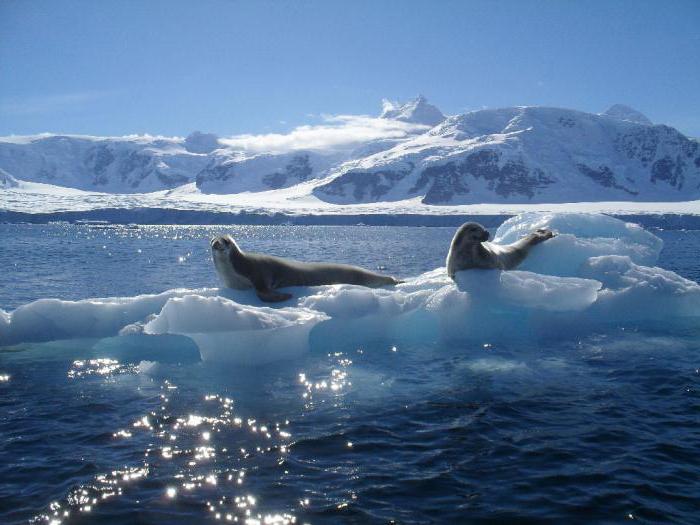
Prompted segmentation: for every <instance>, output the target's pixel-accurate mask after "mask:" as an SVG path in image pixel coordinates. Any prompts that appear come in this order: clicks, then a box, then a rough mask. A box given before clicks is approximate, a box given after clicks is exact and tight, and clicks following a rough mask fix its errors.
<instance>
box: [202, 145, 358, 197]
mask: <svg viewBox="0 0 700 525" xmlns="http://www.w3.org/2000/svg"><path fill="white" fill-rule="evenodd" d="M346 157H347V155H345V154H342V153H333V152H331V153H318V152H314V151H303V150H302V151H293V152H290V153H277V154H271V153H270V154H259V155H254V156H244V155H241V154H239V155H236V154H231V153H230V152H225V151H221V152H220V155H218V156H216V157H215V158H214V159H212V161H211V162H210V163H209V164H208V165H207V166H206V167H205V168H204V169H203V170H202V171H200V172H199V173H198V174H197V177H196V184H197V188H199V190H200V191H202V192H203V193H221V194H229V193H241V192H244V191H253V192H254V191H266V190H276V189H280V188H288V187H290V186H294V185H296V184H300V183H302V182H306V181H309V180H312V179H318V178H321V177H323V176H325V175H327V174H328V172H329V170H330V169H331V168H332V167H334V166H336V165H337V164H338V163H340V162H342V161H343V160H345V158H346Z"/></svg>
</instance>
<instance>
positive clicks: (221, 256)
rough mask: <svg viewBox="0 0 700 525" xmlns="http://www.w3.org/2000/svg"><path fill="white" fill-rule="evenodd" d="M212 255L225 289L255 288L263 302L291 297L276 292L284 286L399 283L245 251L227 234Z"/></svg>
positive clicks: (214, 246)
mask: <svg viewBox="0 0 700 525" xmlns="http://www.w3.org/2000/svg"><path fill="white" fill-rule="evenodd" d="M211 252H212V258H213V259H214V266H215V267H216V271H217V272H218V274H219V277H220V278H221V280H222V281H223V283H224V284H225V285H226V286H228V287H229V288H236V289H238V290H246V289H250V288H254V289H255V293H256V294H257V295H258V297H259V298H260V299H261V300H263V301H266V302H279V301H286V300H287V299H290V298H291V297H292V295H291V294H288V293H280V292H276V291H275V290H276V289H278V288H286V287H287V286H319V285H323V284H359V285H361V286H368V287H370V288H377V287H380V286H386V285H394V284H398V283H400V282H401V281H398V280H396V279H394V278H393V277H389V276H387V275H380V274H378V273H374V272H370V271H369V270H365V269H364V268H360V267H358V266H350V265H348V264H335V263H306V262H301V261H295V260H292V259H283V258H281V257H274V256H272V255H264V254H260V253H248V252H244V251H243V250H241V249H240V248H239V247H238V245H237V244H236V241H234V240H233V238H232V237H231V236H230V235H224V236H221V237H214V238H213V239H212V240H211Z"/></svg>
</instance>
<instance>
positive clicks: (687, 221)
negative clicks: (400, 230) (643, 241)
mask: <svg viewBox="0 0 700 525" xmlns="http://www.w3.org/2000/svg"><path fill="white" fill-rule="evenodd" d="M699 212H700V210H699ZM601 213H602V212H601ZM514 215H516V214H515V213H512V214H505V213H504V214H449V215H448V214H444V215H431V214H421V213H401V214H390V213H385V214H383V213H357V214H298V215H297V214H287V213H281V212H270V213H257V212H239V213H233V212H213V211H204V210H183V209H172V208H98V209H92V210H79V211H56V212H39V213H28V212H20V211H8V210H0V223H6V224H8V223H9V224H20V223H30V224H48V223H50V222H60V221H65V222H69V223H72V224H80V223H84V224H90V223H93V224H92V225H99V224H103V225H104V224H116V225H125V224H144V225H151V224H153V225H155V224H177V225H197V226H202V225H209V224H211V225H216V224H246V225H294V226H314V225H317V226H322V225H325V226H426V227H449V226H457V225H459V224H462V223H463V222H466V221H469V220H474V221H478V222H480V223H481V224H483V225H484V226H486V227H495V226H498V225H500V224H501V223H502V222H503V221H505V220H506V219H508V218H510V217H513V216H514ZM606 215H610V216H612V217H616V218H618V219H622V220H625V221H627V222H634V223H637V224H640V225H642V226H644V227H651V228H665V229H672V230H680V229H700V215H696V214H687V213H624V214H619V213H606Z"/></svg>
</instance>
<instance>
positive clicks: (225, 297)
mask: <svg viewBox="0 0 700 525" xmlns="http://www.w3.org/2000/svg"><path fill="white" fill-rule="evenodd" d="M535 228H549V229H552V230H555V231H556V232H557V233H558V235H557V237H555V238H554V239H551V240H549V241H547V242H545V243H543V244H541V245H538V246H537V247H535V248H534V249H533V250H532V252H531V254H530V256H529V257H528V259H526V260H525V262H524V263H523V264H522V265H521V267H520V268H519V269H518V270H513V271H506V272H503V271H498V270H468V271H464V272H459V273H458V274H457V275H456V279H455V281H452V280H451V279H449V278H448V276H447V274H446V272H445V269H444V268H438V269H436V270H433V271H431V272H427V273H424V274H422V275H419V276H416V277H414V278H411V279H408V280H407V281H406V282H405V283H403V284H400V285H398V286H396V287H394V288H383V289H369V288H363V287H359V286H352V285H333V286H319V287H310V288H292V289H289V292H290V293H292V294H293V299H291V300H290V301H287V302H285V303H282V304H280V305H276V306H275V307H270V306H269V305H267V304H265V305H263V303H261V302H260V301H259V299H258V298H257V297H256V296H255V294H254V293H253V292H252V291H250V292H248V291H235V290H224V289H215V288H208V289H193V290H186V289H177V290H169V291H167V292H163V293H161V294H157V295H141V296H136V297H122V298H103V299H85V300H81V301H62V300H58V299H41V300H38V301H35V302H32V303H29V304H26V305H23V306H21V307H19V308H17V309H16V310H14V311H12V312H5V311H2V310H0V345H11V344H17V343H21V342H27V341H49V340H54V339H72V338H114V337H115V336H117V339H119V338H120V337H121V338H126V337H128V338H129V344H130V345H133V344H134V337H135V338H137V340H141V341H143V344H144V346H151V347H152V346H153V345H152V343H151V342H150V341H153V338H159V337H164V336H168V337H170V338H172V337H173V336H178V337H185V338H188V339H189V340H191V341H193V342H194V343H195V344H196V345H197V347H198V348H199V351H200V356H201V358H202V359H203V360H205V361H213V362H228V363H235V364H251V365H254V364H260V363H265V362H272V361H278V360H282V359H288V358H293V357H295V356H298V355H300V354H302V353H304V352H306V351H307V350H308V349H309V346H312V347H313V346H318V345H328V346H329V348H330V347H332V346H334V345H339V344H358V345H362V344H363V342H367V341H370V340H381V339H383V338H386V339H387V340H388V341H389V342H391V343H394V342H399V341H431V340H435V339H444V340H450V341H451V340H454V341H473V342H478V343H486V342H495V341H499V340H504V339H508V340H515V341H518V340H532V339H533V338H534V339H535V340H536V339H538V338H566V337H576V336H577V335H579V334H581V333H582V331H583V332H591V331H605V330H608V329H611V328H614V327H619V326H633V325H635V324H640V323H645V322H649V321H664V322H671V321H673V322H681V323H682V322H690V323H697V320H698V317H700V286H699V285H698V284H697V283H695V282H693V281H690V280H687V279H685V278H683V277H681V276H679V275H677V274H675V273H674V272H671V271H668V270H664V269H662V268H658V267H655V266H654V265H655V264H656V262H657V259H658V256H659V253H660V252H661V248H662V241H661V240H660V239H659V238H658V237H656V236H655V235H653V234H652V233H650V232H648V231H646V230H644V229H643V228H641V227H640V226H638V225H635V224H630V223H625V222H623V221H620V220H618V219H614V218H612V217H608V216H604V215H595V214H560V213H550V214H541V213H540V214H534V213H529V214H522V215H519V216H517V217H513V218H511V219H509V220H508V221H506V222H504V223H503V224H502V225H501V226H500V227H499V228H498V231H497V232H496V235H495V238H494V242H498V243H510V242H513V241H515V240H516V239H518V238H519V237H521V236H523V235H525V234H526V233H528V232H530V231H532V230H533V229H535ZM445 250H447V246H446V247H445ZM212 271H213V269H212ZM138 338H140V339H138ZM190 344H191V343H190Z"/></svg>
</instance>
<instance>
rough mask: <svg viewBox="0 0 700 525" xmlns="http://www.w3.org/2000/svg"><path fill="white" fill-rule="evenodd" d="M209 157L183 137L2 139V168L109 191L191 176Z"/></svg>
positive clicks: (143, 188)
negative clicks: (190, 147)
mask: <svg viewBox="0 0 700 525" xmlns="http://www.w3.org/2000/svg"><path fill="white" fill-rule="evenodd" d="M208 162H209V157H208V156H207V155H206V154H201V153H195V152H192V151H188V149H187V144H186V140H185V139H177V138H162V137H148V136H133V137H115V138H111V137H89V136H76V135H37V136H32V137H5V138H2V139H0V168H2V169H4V170H5V171H7V172H8V173H10V174H11V175H13V176H14V177H16V178H18V179H21V180H25V181H30V182H41V183H45V184H53V185H57V186H66V187H69V188H78V189H82V190H93V191H101V192H110V193H144V192H149V191H156V190H162V189H166V188H174V187H177V186H180V185H182V184H186V183H188V182H190V180H191V179H192V177H193V175H194V174H196V173H198V172H199V171H200V170H202V169H203V168H204V167H205V166H206V165H207V163H208Z"/></svg>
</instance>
